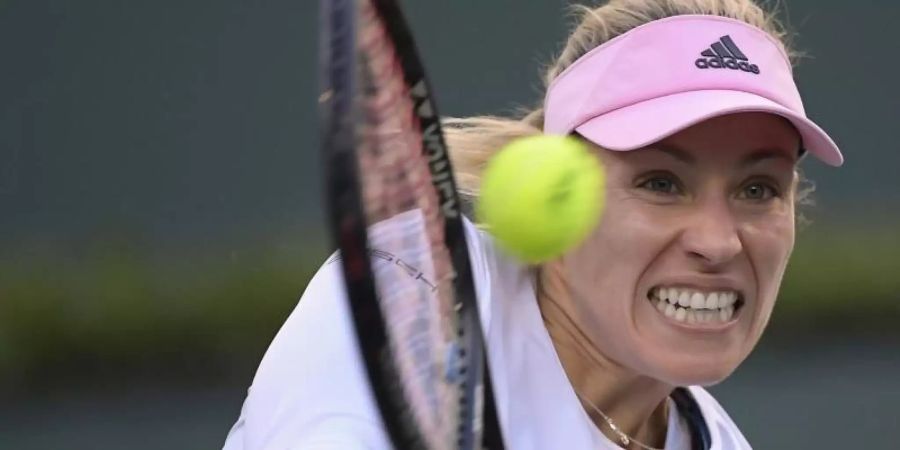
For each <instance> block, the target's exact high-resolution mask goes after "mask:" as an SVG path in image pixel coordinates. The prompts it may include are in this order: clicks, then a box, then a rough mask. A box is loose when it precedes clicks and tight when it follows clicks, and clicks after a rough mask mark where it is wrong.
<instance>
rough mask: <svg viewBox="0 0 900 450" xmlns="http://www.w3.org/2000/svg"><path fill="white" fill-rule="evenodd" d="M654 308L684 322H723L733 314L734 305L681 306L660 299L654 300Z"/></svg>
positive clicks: (728, 319)
mask: <svg viewBox="0 0 900 450" xmlns="http://www.w3.org/2000/svg"><path fill="white" fill-rule="evenodd" d="M655 303H656V309H658V310H659V311H660V312H661V313H663V314H664V315H665V316H666V317H669V318H671V319H674V320H677V321H679V322H685V323H723V322H728V321H730V320H731V318H732V317H733V316H734V306H726V307H724V308H719V309H694V308H682V307H680V306H675V305H673V304H671V303H668V302H664V301H662V300H656V301H655Z"/></svg>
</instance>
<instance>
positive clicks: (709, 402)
mask: <svg viewBox="0 0 900 450" xmlns="http://www.w3.org/2000/svg"><path fill="white" fill-rule="evenodd" d="M688 391H690V393H691V395H692V396H693V397H694V399H695V400H696V401H697V405H698V406H699V407H700V411H701V412H702V413H703V419H704V420H705V421H706V425H707V426H708V427H709V432H710V434H711V435H712V442H713V447H712V448H713V449H714V450H745V449H750V448H751V447H750V443H749V442H747V439H746V438H745V437H744V435H743V434H742V433H741V430H740V428H738V426H737V424H735V423H734V421H733V420H732V419H731V417H730V416H729V415H728V413H727V412H725V409H724V408H723V407H722V405H720V404H719V402H718V401H716V399H715V398H714V397H713V396H712V395H711V394H710V393H709V392H707V391H706V389H703V388H702V387H699V386H691V387H689V388H688Z"/></svg>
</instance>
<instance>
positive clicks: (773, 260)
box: [743, 211, 795, 336]
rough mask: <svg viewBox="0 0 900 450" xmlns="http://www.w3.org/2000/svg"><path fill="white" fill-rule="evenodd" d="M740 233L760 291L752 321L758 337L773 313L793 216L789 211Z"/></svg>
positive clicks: (790, 241) (791, 242)
mask: <svg viewBox="0 0 900 450" xmlns="http://www.w3.org/2000/svg"><path fill="white" fill-rule="evenodd" d="M743 234H744V236H745V238H744V239H745V245H746V246H747V252H748V254H749V256H750V261H751V263H752V265H753V271H754V275H755V277H756V281H757V288H758V290H759V292H757V299H758V306H757V317H756V318H755V320H754V331H755V333H754V334H756V335H757V336H759V335H760V334H762V330H763V329H764V328H765V326H766V324H767V323H768V321H769V317H770V316H771V314H772V309H773V308H774V306H775V300H776V299H777V297H778V290H779V288H780V287H781V281H782V278H783V277H784V272H785V269H786V268H787V264H788V260H789V259H790V256H791V252H792V251H793V249H794V237H795V236H794V235H795V232H794V220H793V213H792V211H791V214H789V215H785V216H784V217H779V218H777V219H775V220H769V221H766V222H765V223H758V224H750V225H748V226H747V227H745V230H744V233H743Z"/></svg>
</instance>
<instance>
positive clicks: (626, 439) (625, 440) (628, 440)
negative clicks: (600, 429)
mask: <svg viewBox="0 0 900 450" xmlns="http://www.w3.org/2000/svg"><path fill="white" fill-rule="evenodd" d="M575 395H576V396H578V399H579V400H581V402H582V403H587V405H588V406H590V407H591V409H593V410H594V411H596V412H597V414H600V417H602V418H603V420H604V421H606V425H607V426H609V429H610V430H612V432H613V433H615V435H616V436H618V437H619V442H621V443H622V445H624V446H625V447H626V448H627V447H628V446H629V445H630V444H632V443H634V444H635V445H637V446H638V447H641V448H643V449H644V450H665V449H663V448H658V447H651V446H649V445H647V444H645V443H643V442H641V441H639V440H637V439H635V438H633V437H631V436H629V435H627V434H625V432H624V431H622V430H621V429H620V428H619V427H617V426H616V424H615V422H613V420H612V418H611V417H609V416H607V415H606V414H604V413H603V411H600V408H598V407H597V405H595V404H593V403H592V402H591V401H590V400H588V399H586V398H584V397H582V396H581V394H579V393H578V392H575ZM666 408H668V404H667V405H666Z"/></svg>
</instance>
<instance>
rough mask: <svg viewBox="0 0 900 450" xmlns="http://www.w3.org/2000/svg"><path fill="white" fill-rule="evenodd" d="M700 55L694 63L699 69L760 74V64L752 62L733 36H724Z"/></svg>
mask: <svg viewBox="0 0 900 450" xmlns="http://www.w3.org/2000/svg"><path fill="white" fill-rule="evenodd" d="M700 56H701V57H700V58H697V60H696V61H694V65H695V66H697V68H699V69H731V70H741V71H744V72H749V73H753V74H759V66H757V65H756V64H750V60H749V59H748V58H747V55H744V52H742V51H741V49H739V48H738V46H737V44H735V43H734V41H733V40H732V39H731V36H727V35H726V36H722V37H721V38H719V40H718V41H716V42H714V43H713V44H712V45H710V46H709V48H708V49H706V50H703V52H701V53H700Z"/></svg>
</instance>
